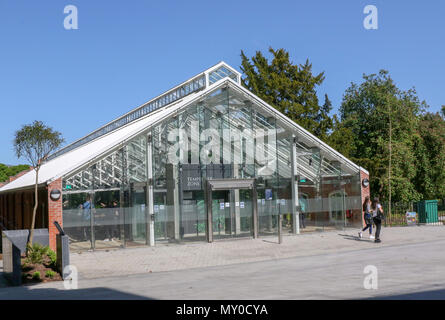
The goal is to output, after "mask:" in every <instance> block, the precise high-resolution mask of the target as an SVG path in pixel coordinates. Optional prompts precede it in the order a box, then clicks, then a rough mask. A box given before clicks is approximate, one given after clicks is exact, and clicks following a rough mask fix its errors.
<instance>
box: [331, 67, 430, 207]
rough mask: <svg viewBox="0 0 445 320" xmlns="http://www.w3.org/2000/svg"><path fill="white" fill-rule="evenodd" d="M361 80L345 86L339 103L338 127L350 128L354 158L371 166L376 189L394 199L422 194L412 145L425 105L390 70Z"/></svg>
mask: <svg viewBox="0 0 445 320" xmlns="http://www.w3.org/2000/svg"><path fill="white" fill-rule="evenodd" d="M363 80H364V81H363V82H362V83H361V84H360V85H358V84H355V83H352V84H351V85H350V87H349V88H347V90H346V91H345V94H344V96H343V101H342V104H341V107H340V116H341V126H340V127H341V128H347V129H349V130H350V131H351V132H352V135H351V137H352V139H351V141H350V143H351V144H352V145H353V147H351V154H350V157H351V159H352V160H353V161H355V162H357V163H358V164H360V165H361V166H363V167H366V168H368V170H369V171H370V180H371V190H373V192H374V193H378V194H380V195H381V196H382V197H383V198H384V199H388V198H390V197H391V198H392V199H394V200H396V201H397V200H398V201H408V200H416V199H419V198H421V194H420V193H419V192H418V191H417V188H416V186H415V184H414V178H415V176H416V174H417V163H416V161H417V159H416V154H415V152H414V149H415V145H416V134H417V128H418V120H419V116H420V115H421V114H422V112H423V111H424V110H425V109H426V107H427V105H426V104H425V102H421V101H419V98H418V97H417V93H416V91H415V89H414V88H412V89H409V90H407V91H403V90H400V89H399V88H398V87H397V86H396V85H395V83H394V81H393V80H392V79H391V77H390V76H389V74H388V71H385V70H381V71H380V72H379V74H371V75H363ZM343 130H345V129H343ZM332 135H334V136H335V135H338V133H332V134H331V136H332ZM389 186H391V195H390V194H389Z"/></svg>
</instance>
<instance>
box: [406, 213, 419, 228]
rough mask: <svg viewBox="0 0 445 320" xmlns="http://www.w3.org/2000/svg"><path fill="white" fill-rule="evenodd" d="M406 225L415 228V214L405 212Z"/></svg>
mask: <svg viewBox="0 0 445 320" xmlns="http://www.w3.org/2000/svg"><path fill="white" fill-rule="evenodd" d="M406 224H407V225H408V226H415V225H416V224H417V213H416V212H407V213H406Z"/></svg>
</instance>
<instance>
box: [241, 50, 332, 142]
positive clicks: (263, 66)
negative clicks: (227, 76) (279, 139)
mask: <svg viewBox="0 0 445 320" xmlns="http://www.w3.org/2000/svg"><path fill="white" fill-rule="evenodd" d="M269 53H270V54H271V55H272V57H273V58H272V61H271V62H270V63H269V61H268V60H267V58H266V57H265V56H264V55H263V54H262V53H261V52H260V51H257V52H256V54H255V56H253V57H252V58H251V59H249V58H247V57H246V55H245V54H244V52H243V51H241V70H242V72H243V73H244V77H243V78H242V79H241V81H242V84H243V85H244V86H245V87H246V88H247V89H249V90H250V91H252V92H253V93H254V94H256V95H257V96H258V97H260V98H261V99H263V100H264V101H266V102H267V103H269V104H270V105H272V106H273V107H274V108H276V109H277V110H278V111H280V112H282V113H284V114H285V115H286V116H287V117H289V118H290V119H292V120H294V121H295V122H296V123H298V124H300V125H301V126H302V127H304V128H305V129H307V130H308V131H310V132H311V133H313V134H315V135H317V136H318V137H319V138H321V139H325V138H327V136H328V132H329V131H330V130H331V129H332V126H333V123H332V119H330V117H329V112H330V111H331V108H332V106H331V102H330V100H329V98H328V96H327V95H325V102H324V104H323V105H322V106H320V105H319V101H318V97H317V92H316V88H317V86H319V85H321V84H322V82H323V80H324V73H323V72H322V73H320V74H318V75H314V74H313V73H312V64H311V63H309V60H306V62H305V64H300V65H297V64H293V63H292V62H291V61H290V58H289V53H288V52H287V51H285V50H284V49H278V50H274V49H272V48H269Z"/></svg>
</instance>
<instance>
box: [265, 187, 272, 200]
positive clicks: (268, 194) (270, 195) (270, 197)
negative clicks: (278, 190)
mask: <svg viewBox="0 0 445 320" xmlns="http://www.w3.org/2000/svg"><path fill="white" fill-rule="evenodd" d="M266 200H272V189H266Z"/></svg>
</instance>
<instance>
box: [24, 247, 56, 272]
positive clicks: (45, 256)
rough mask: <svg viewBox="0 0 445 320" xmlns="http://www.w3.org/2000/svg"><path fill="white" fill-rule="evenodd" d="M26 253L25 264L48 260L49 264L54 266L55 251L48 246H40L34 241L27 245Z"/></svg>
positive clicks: (40, 262) (41, 262)
mask: <svg viewBox="0 0 445 320" xmlns="http://www.w3.org/2000/svg"><path fill="white" fill-rule="evenodd" d="M27 248H28V255H27V257H26V259H25V264H43V263H46V262H47V261H48V260H49V265H50V266H54V267H55V266H56V253H55V252H54V251H52V250H51V249H50V248H49V247H48V246H45V247H44V246H42V245H41V244H39V243H34V244H33V245H32V246H28V247H27Z"/></svg>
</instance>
